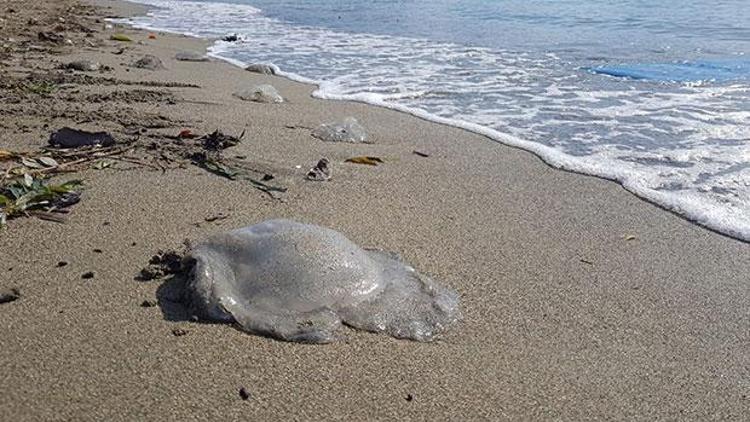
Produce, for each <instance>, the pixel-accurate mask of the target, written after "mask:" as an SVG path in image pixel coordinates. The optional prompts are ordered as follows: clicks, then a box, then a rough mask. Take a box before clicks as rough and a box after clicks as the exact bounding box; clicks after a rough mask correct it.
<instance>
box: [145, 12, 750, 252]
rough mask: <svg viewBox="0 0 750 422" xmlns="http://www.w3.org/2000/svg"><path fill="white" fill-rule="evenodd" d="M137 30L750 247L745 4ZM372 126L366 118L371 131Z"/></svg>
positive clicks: (318, 16) (306, 16) (161, 15)
mask: <svg viewBox="0 0 750 422" xmlns="http://www.w3.org/2000/svg"><path fill="white" fill-rule="evenodd" d="M139 1H141V2H143V3H148V4H152V5H156V6H159V7H160V8H159V9H156V10H154V11H152V12H151V13H150V14H149V16H146V17H143V18H137V19H133V20H132V21H131V23H133V24H135V25H138V26H141V27H149V28H159V29H164V30H170V31H175V32H183V33H191V34H195V35H201V36H208V37H221V36H223V35H226V34H229V33H237V34H239V35H240V36H241V41H240V42H236V43H225V42H218V43H217V44H216V45H215V46H214V47H213V48H212V54H214V55H215V56H217V57H221V58H225V59H228V60H231V61H233V62H235V63H238V64H239V63H251V62H264V63H272V64H275V65H276V66H278V67H279V68H280V69H281V71H282V73H283V75H285V76H287V77H290V78H293V79H297V80H303V81H306V82H311V83H315V84H317V85H318V86H319V89H318V90H317V91H316V93H315V95H316V96H319V97H322V98H330V99H349V100H356V101H364V102H368V103H372V104H376V105H380V106H384V107H390V108H394V109H398V110H402V111H405V112H409V113H413V114H416V115H419V116H422V117H425V118H429V119H432V120H435V121H439V122H443V123H448V124H453V125H457V126H461V127H464V128H467V129H469V130H473V131H476V132H479V133H482V134H485V135H487V136H488V137H490V138H492V139H494V140H496V141H498V142H502V143H505V144H509V145H513V146H518V147H521V148H524V149H527V150H529V151H532V152H534V153H536V154H538V155H539V156H541V157H542V158H543V159H544V160H545V161H547V162H548V163H550V164H551V165H553V166H557V167H560V168H565V169H569V170H573V171H578V172H582V173H587V174H592V175H596V176H600V177H604V178H608V179H612V180H616V181H618V182H620V183H621V184H622V185H623V186H624V187H625V188H627V189H628V190H630V191H632V192H634V193H635V194H637V195H639V196H641V197H643V198H646V199H649V200H651V201H653V202H656V203H658V204H659V205H661V206H663V207H666V208H669V209H671V210H673V211H675V212H677V213H679V214H681V215H683V216H685V217H686V218H689V219H692V220H693V221H696V222H698V223H700V224H703V225H705V226H707V227H710V228H712V229H714V230H718V231H721V232H723V233H726V234H728V235H731V236H735V237H738V238H741V239H745V240H750V58H748V56H747V54H749V53H750V26H749V25H748V23H750V7H747V5H746V0H743V1H739V0H729V1H705V0H684V1H681V2H679V3H680V4H679V6H675V5H674V3H675V2H652V1H641V0H621V1H614V0H577V1H572V0H555V1H553V0H546V1H543V0H525V1H522V0H494V1H493V0H453V1H443V0H438V1H426V0H414V1H396V0H390V1H385V0H376V1H361V0H360V1H341V0H316V1H312V0H310V1H304V0H298V1H291V0H280V1H270V0H242V1H240V0H235V1H231V0H225V1H224V2H215V1H178V0H172V1H165V0H139ZM365 123H366V122H365Z"/></svg>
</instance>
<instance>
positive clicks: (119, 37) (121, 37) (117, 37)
mask: <svg viewBox="0 0 750 422" xmlns="http://www.w3.org/2000/svg"><path fill="white" fill-rule="evenodd" d="M110 39H111V40H112V41H121V42H131V41H133V40H131V39H130V37H128V36H127V35H123V34H114V35H112V36H111V37H110Z"/></svg>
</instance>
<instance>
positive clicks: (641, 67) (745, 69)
mask: <svg viewBox="0 0 750 422" xmlns="http://www.w3.org/2000/svg"><path fill="white" fill-rule="evenodd" d="M587 70H590V71H592V72H594V73H600V74H604V75H610V76H617V77H622V78H631V79H645V80H653V81H663V82H699V81H715V82H730V81H740V80H748V79H750V61H749V60H721V61H695V62H676V63H643V64H640V63H636V64H622V65H612V66H598V67H593V68H587Z"/></svg>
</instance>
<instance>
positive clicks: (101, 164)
mask: <svg viewBox="0 0 750 422" xmlns="http://www.w3.org/2000/svg"><path fill="white" fill-rule="evenodd" d="M92 167H93V168H94V169H95V170H104V169H105V168H108V167H112V162H111V161H109V160H99V161H97V162H96V164H94V165H93V166H92Z"/></svg>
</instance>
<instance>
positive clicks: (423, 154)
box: [412, 150, 430, 158]
mask: <svg viewBox="0 0 750 422" xmlns="http://www.w3.org/2000/svg"><path fill="white" fill-rule="evenodd" d="M412 153H413V154H414V155H418V156H420V157H422V158H429V157H430V154H427V153H426V152H421V151H417V150H414V151H412Z"/></svg>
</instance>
